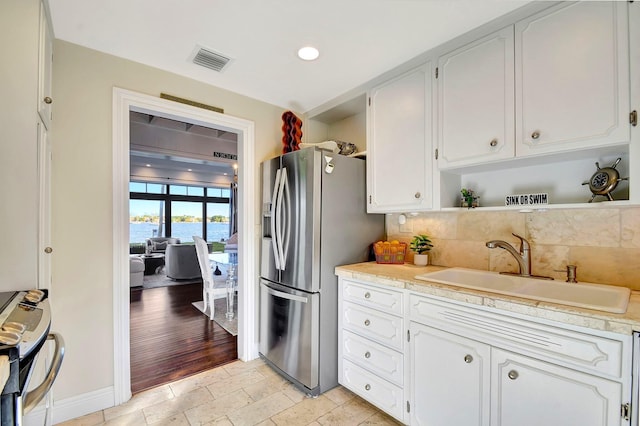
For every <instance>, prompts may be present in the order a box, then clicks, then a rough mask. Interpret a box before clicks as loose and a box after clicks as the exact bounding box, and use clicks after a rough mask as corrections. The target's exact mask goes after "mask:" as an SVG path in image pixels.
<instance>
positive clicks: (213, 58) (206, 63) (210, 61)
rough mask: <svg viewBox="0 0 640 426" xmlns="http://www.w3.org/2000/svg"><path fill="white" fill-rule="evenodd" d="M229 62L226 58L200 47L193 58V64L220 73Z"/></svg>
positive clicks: (229, 59)
mask: <svg viewBox="0 0 640 426" xmlns="http://www.w3.org/2000/svg"><path fill="white" fill-rule="evenodd" d="M230 61H231V58H227V57H226V56H223V55H221V54H219V53H216V52H213V51H211V50H209V49H205V48H202V47H198V48H196V53H195V55H194V56H193V63H194V64H196V65H200V66H203V67H205V68H209V69H212V70H214V71H218V72H221V71H222V70H223V68H224V67H225V66H226V65H227V64H228V63H229V62H230Z"/></svg>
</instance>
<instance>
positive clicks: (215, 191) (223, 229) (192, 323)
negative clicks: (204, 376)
mask: <svg viewBox="0 0 640 426" xmlns="http://www.w3.org/2000/svg"><path fill="white" fill-rule="evenodd" d="M130 126H131V127H130V135H129V137H130V141H129V167H130V177H129V185H130V194H129V212H130V213H129V216H130V223H129V244H130V246H129V253H128V254H129V255H130V256H132V257H142V259H143V262H144V267H145V268H144V269H145V270H144V275H143V274H141V273H138V276H137V277H136V279H135V280H134V281H133V282H132V283H131V286H132V287H131V293H130V305H129V306H130V312H129V314H130V315H129V318H130V353H131V359H130V365H131V391H132V393H133V394H136V393H138V392H141V391H144V390H146V389H150V388H152V387H156V386H159V385H163V384H165V383H168V382H172V381H175V380H178V379H181V378H184V377H188V376H191V375H193V374H196V373H200V372H202V371H205V370H209V369H211V368H215V367H218V366H220V365H223V364H226V363H228V362H231V361H233V360H235V359H237V356H238V355H237V337H236V331H235V330H236V325H237V317H235V318H233V319H232V320H230V321H227V319H226V318H224V317H222V318H224V319H223V321H221V313H223V311H224V310H226V306H225V305H224V304H223V303H218V305H222V306H218V309H216V314H217V315H216V316H215V317H214V319H213V320H211V319H210V318H209V316H207V315H204V314H202V313H201V310H200V309H199V308H197V307H196V305H198V304H202V299H203V294H202V280H201V279H200V268H199V267H198V265H197V262H194V260H195V259H196V254H195V250H193V251H191V250H189V246H193V244H194V242H193V236H194V235H197V236H199V237H201V238H204V239H205V240H206V241H207V243H208V245H209V251H210V252H222V251H223V250H225V248H226V241H228V240H229V239H230V237H232V235H233V234H234V233H235V232H236V231H237V229H234V225H235V222H234V221H233V220H232V217H233V216H234V215H233V210H234V206H236V205H237V203H236V202H235V200H236V198H237V191H234V188H235V185H236V183H235V177H236V176H237V175H238V174H241V173H242V170H240V169H239V168H238V162H237V160H238V159H237V151H238V150H237V134H236V133H233V132H226V131H220V130H218V129H214V128H209V127H204V126H201V125H197V124H193V123H189V122H184V121H175V120H170V119H167V118H161V117H156V116H154V115H151V114H143V113H140V112H130ZM212 153H214V154H215V153H217V154H218V155H217V156H216V155H212ZM169 237H170V238H172V240H166V238H169ZM236 238H237V236H235V237H234V240H235V239H236ZM154 241H155V242H156V243H157V242H158V241H165V242H162V243H158V244H159V245H158V246H157V247H155V246H153V244H154V243H153V242H154ZM166 242H170V243H171V244H175V243H179V244H180V246H181V247H169V246H167V245H166ZM240 243H241V244H242V241H240ZM234 247H236V246H235V245H234ZM170 248H171V249H179V248H180V249H185V250H182V251H172V252H171V253H172V254H173V257H172V261H171V262H170V261H169V249H170ZM148 251H153V253H147V252H148ZM178 254H181V255H180V256H178ZM189 254H191V256H190V255H189ZM145 256H153V257H145ZM135 260H136V261H137V263H136V267H137V268H138V267H139V263H141V262H139V261H138V259H135ZM165 263H166V264H167V267H166V268H165V266H164V265H165ZM169 263H171V269H170V268H169V266H170V265H168V264H169ZM194 266H195V268H194ZM169 273H171V274H172V275H171V277H169ZM139 278H142V279H141V280H140V279H139ZM219 302H224V300H220V301H219ZM223 306H224V307H225V309H223ZM234 311H235V312H236V313H237V309H234Z"/></svg>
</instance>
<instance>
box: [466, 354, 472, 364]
mask: <svg viewBox="0 0 640 426" xmlns="http://www.w3.org/2000/svg"><path fill="white" fill-rule="evenodd" d="M464 362H466V363H467V364H471V363H472V362H473V357H472V356H471V355H465V356H464Z"/></svg>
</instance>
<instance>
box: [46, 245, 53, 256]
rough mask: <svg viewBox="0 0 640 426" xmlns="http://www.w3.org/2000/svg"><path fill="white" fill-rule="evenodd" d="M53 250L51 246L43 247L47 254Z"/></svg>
mask: <svg viewBox="0 0 640 426" xmlns="http://www.w3.org/2000/svg"><path fill="white" fill-rule="evenodd" d="M52 251H53V249H52V248H51V247H45V248H44V252H45V253H47V254H51V252H52Z"/></svg>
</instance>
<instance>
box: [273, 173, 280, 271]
mask: <svg viewBox="0 0 640 426" xmlns="http://www.w3.org/2000/svg"><path fill="white" fill-rule="evenodd" d="M280 173H281V170H280V169H278V170H276V179H275V183H274V184H273V195H272V196H271V248H272V249H273V260H274V262H275V264H276V269H278V270H280V257H278V245H279V244H278V232H279V231H278V226H277V223H276V218H277V217H278V212H279V209H278V192H279V189H280Z"/></svg>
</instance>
